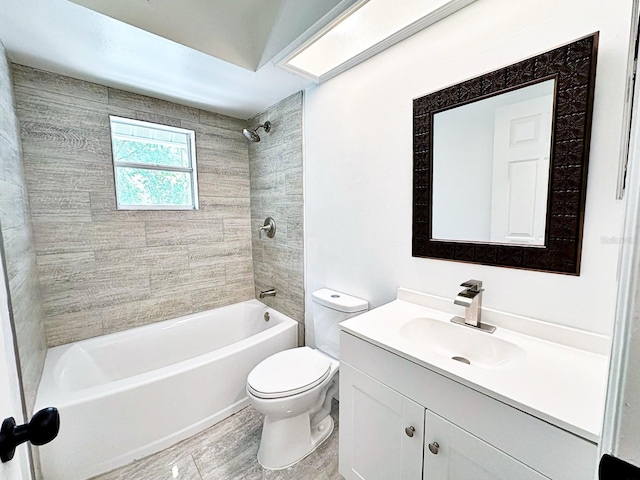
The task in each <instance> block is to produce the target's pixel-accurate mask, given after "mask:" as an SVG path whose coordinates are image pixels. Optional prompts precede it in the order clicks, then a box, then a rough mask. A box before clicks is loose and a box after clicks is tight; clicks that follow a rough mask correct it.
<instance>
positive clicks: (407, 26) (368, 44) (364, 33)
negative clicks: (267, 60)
mask: <svg viewBox="0 0 640 480" xmlns="http://www.w3.org/2000/svg"><path fill="white" fill-rule="evenodd" d="M474 1H475V0H357V1H355V2H354V1H353V0H351V1H350V2H349V3H351V5H350V6H349V7H348V8H346V9H345V8H344V6H343V5H342V7H341V8H340V9H338V7H336V9H334V10H332V12H334V11H335V16H334V17H333V18H332V19H331V18H330V19H329V20H327V17H330V16H331V13H332V12H330V13H329V14H327V16H325V17H324V18H322V19H321V20H319V21H318V22H317V23H316V24H315V25H314V26H313V27H311V28H310V29H309V30H307V31H306V32H305V33H304V34H303V35H302V36H301V37H299V38H298V40H296V41H295V42H294V43H293V44H291V45H290V46H289V47H287V48H286V49H285V50H284V51H283V52H282V53H281V54H280V55H279V56H278V57H277V58H276V59H275V62H274V63H275V64H276V65H278V66H280V67H282V68H284V69H286V70H289V71H290V72H292V73H295V74H296V75H299V76H302V77H304V78H306V79H307V80H311V81H312V82H315V83H321V82H324V81H326V80H328V79H330V78H332V77H335V76H336V75H338V74H340V73H342V72H344V71H345V70H348V69H349V68H351V67H353V66H355V65H357V64H359V63H361V62H363V61H364V60H366V59H368V58H370V57H372V56H374V55H375V54H377V53H379V52H381V51H382V50H384V49H386V48H389V47H390V46H392V45H395V44H396V43H398V42H400V41H402V40H404V39H405V38H407V37H409V36H411V35H413V34H414V33H416V32H418V31H420V30H422V29H424V28H426V27H428V26H429V25H432V24H434V23H436V22H437V21H439V20H442V19H443V18H445V17H447V16H449V15H451V14H452V13H454V12H456V11H458V10H460V9H461V8H464V7H466V6H467V5H469V4H470V3H473V2H474ZM342 3H344V2H342ZM339 6H340V5H339Z"/></svg>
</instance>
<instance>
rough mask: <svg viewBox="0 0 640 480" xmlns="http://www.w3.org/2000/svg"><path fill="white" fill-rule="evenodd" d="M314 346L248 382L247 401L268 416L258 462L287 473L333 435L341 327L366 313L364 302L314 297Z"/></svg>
mask: <svg viewBox="0 0 640 480" xmlns="http://www.w3.org/2000/svg"><path fill="white" fill-rule="evenodd" d="M312 299H313V301H314V304H313V325H314V333H315V343H316V345H317V346H318V347H317V348H315V349H313V348H310V347H298V348H292V349H289V350H284V351H282V352H279V353H276V354H274V355H272V356H270V357H268V358H267V359H265V360H263V361H262V362H260V363H259V364H258V365H257V366H256V367H255V368H254V369H253V370H252V371H251V372H250V373H249V375H248V377H247V395H248V397H249V400H250V402H251V404H252V405H253V407H254V408H255V409H256V410H257V411H258V412H260V413H262V414H264V415H265V418H264V425H263V429H262V438H261V439H260V448H259V450H258V462H260V464H261V465H262V466H263V467H264V468H267V469H271V470H277V469H281V468H286V467H289V466H291V465H293V464H295V463H297V462H298V461H300V460H302V459H303V458H304V457H306V456H307V455H309V454H310V453H311V452H313V451H314V450H315V449H316V448H317V447H318V446H319V445H320V444H321V443H322V442H323V441H324V440H326V439H327V438H328V437H329V435H331V432H332V431H333V419H332V418H331V416H330V415H329V413H330V412H331V401H332V399H333V396H334V395H335V394H336V393H337V391H338V369H339V365H340V363H339V361H338V354H339V351H340V350H339V334H340V328H339V326H338V324H339V323H340V322H341V321H343V320H346V319H347V318H351V317H353V316H355V315H357V314H359V313H363V312H365V311H366V310H367V309H368V307H369V305H368V303H367V302H366V301H364V300H361V299H358V298H355V297H351V296H349V295H345V294H342V293H339V292H335V291H333V290H329V289H322V290H318V291H317V292H314V293H313V294H312Z"/></svg>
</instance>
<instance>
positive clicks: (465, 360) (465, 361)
mask: <svg viewBox="0 0 640 480" xmlns="http://www.w3.org/2000/svg"><path fill="white" fill-rule="evenodd" d="M451 360H455V361H456V362H462V363H466V364H467V365H471V362H470V361H469V360H467V359H466V358H464V357H451Z"/></svg>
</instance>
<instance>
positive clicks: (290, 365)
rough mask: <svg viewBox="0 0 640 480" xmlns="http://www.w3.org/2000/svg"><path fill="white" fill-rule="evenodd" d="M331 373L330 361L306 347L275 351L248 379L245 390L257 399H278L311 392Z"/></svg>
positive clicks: (252, 371)
mask: <svg viewBox="0 0 640 480" xmlns="http://www.w3.org/2000/svg"><path fill="white" fill-rule="evenodd" d="M330 373H331V361H330V360H329V359H328V358H327V357H325V356H324V355H322V354H321V353H318V352H316V351H315V350H313V349H311V348H309V347H299V348H292V349H290V350H284V351H282V352H278V353H276V354H274V355H272V356H270V357H269V358H266V359H265V360H263V361H262V362H260V363H259V364H258V365H256V367H255V368H254V369H253V370H251V372H250V373H249V376H248V377H247V389H248V390H249V391H250V392H251V393H252V394H253V395H255V396H256V397H259V398H281V397H288V396H291V395H296V394H298V393H303V392H306V391H308V390H311V389H312V388H313V387H315V386H317V385H319V384H320V383H322V382H323V381H324V380H325V379H326V378H327V377H328V376H329V374H330Z"/></svg>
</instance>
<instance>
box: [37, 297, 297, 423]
mask: <svg viewBox="0 0 640 480" xmlns="http://www.w3.org/2000/svg"><path fill="white" fill-rule="evenodd" d="M241 304H249V305H255V306H257V307H260V308H263V309H264V311H265V312H269V314H270V315H271V318H272V320H273V319H277V320H278V323H277V324H275V325H273V326H270V327H268V328H267V329H265V330H263V331H262V332H259V333H257V334H255V335H251V336H249V337H246V338H243V339H241V340H239V341H237V342H234V343H231V344H229V345H225V346H224V347H222V348H219V349H216V350H212V351H209V352H206V353H203V354H201V355H198V356H195V357H192V358H188V359H186V360H182V361H180V362H177V363H173V364H170V365H165V366H164V367H161V368H157V369H154V370H150V371H147V372H142V373H138V374H136V375H133V376H130V377H125V378H120V379H117V380H113V381H109V382H107V383H102V384H99V385H94V386H91V387H88V388H83V389H79V390H62V389H61V388H60V387H59V386H58V385H56V381H55V376H54V370H55V367H56V365H57V362H58V361H59V360H60V358H61V357H62V356H63V355H64V354H65V353H66V352H68V351H69V350H71V349H72V348H74V347H76V346H81V345H83V344H85V345H86V344H87V343H95V342H104V341H105V338H106V337H111V340H113V339H114V337H127V336H131V335H133V334H135V335H138V334H139V332H140V331H144V330H147V329H157V328H161V326H162V327H169V326H171V325H174V324H176V323H180V322H184V321H187V320H190V319H195V318H198V317H200V316H204V315H206V314H208V313H209V312H212V311H219V310H221V309H226V308H227V307H234V306H237V305H241ZM290 328H296V329H297V328H298V322H296V321H295V320H293V319H292V318H290V317H288V316H286V315H285V314H283V313H281V312H278V311H277V310H275V309H273V308H271V307H269V306H267V305H265V304H264V303H262V302H260V301H258V300H256V299H252V300H245V301H243V302H237V303H234V304H231V305H225V306H224V307H218V308H214V309H210V310H205V311H203V312H196V313H191V314H188V315H184V316H182V317H177V318H173V319H169V320H164V321H161V322H155V323H152V324H147V325H142V326H139V327H134V328H131V329H127V330H123V331H120V332H114V333H110V334H107V335H100V336H98V337H93V338H88V339H85V340H79V341H78V342H73V343H69V344H65V345H59V346H57V347H53V348H50V349H48V350H47V354H46V358H45V365H44V368H43V372H42V378H41V382H40V385H39V387H38V393H37V396H36V402H35V403H36V404H35V407H34V411H37V410H38V409H40V408H45V407H47V406H50V405H53V404H55V405H57V406H60V407H62V406H74V405H78V404H81V403H84V402H87V401H91V400H95V399H97V398H100V397H103V396H104V395H113V394H118V393H121V392H125V391H128V390H132V389H134V388H137V387H139V386H142V385H147V384H149V383H153V382H155V381H158V380H160V379H163V378H167V377H170V376H173V375H177V374H180V373H183V372H187V371H190V370H194V369H196V368H199V367H201V366H202V365H204V364H206V363H209V362H212V361H215V360H216V359H220V358H224V357H228V356H230V355H232V354H234V353H235V352H237V351H238V350H244V349H247V348H251V347H253V346H255V345H257V344H259V343H260V342H261V341H264V340H266V339H268V338H272V337H275V336H277V335H279V334H281V333H282V332H284V331H286V330H288V329H290ZM296 335H297V331H296Z"/></svg>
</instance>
